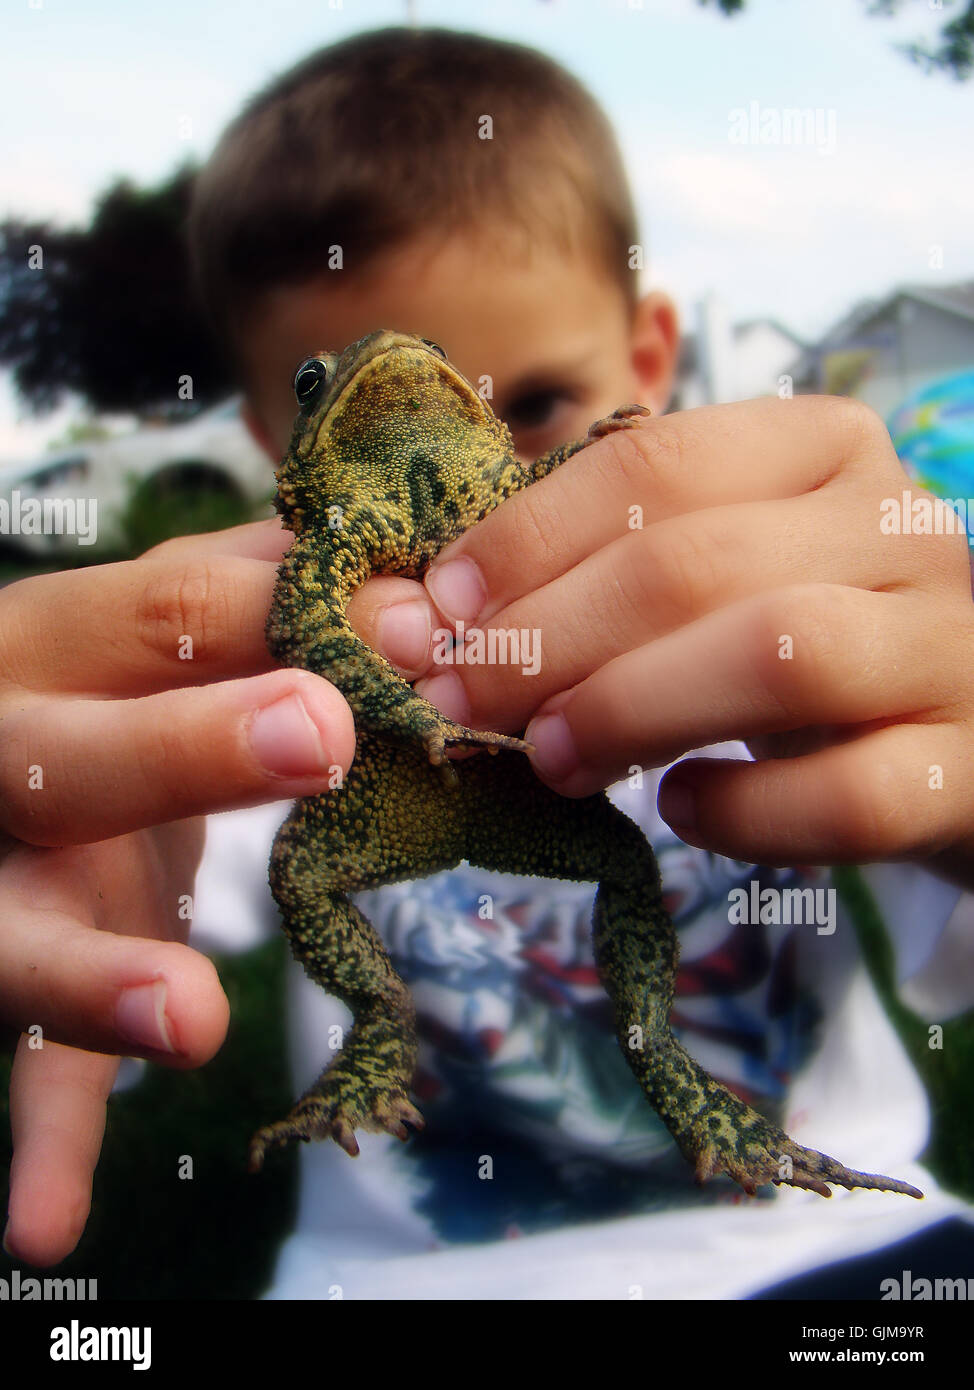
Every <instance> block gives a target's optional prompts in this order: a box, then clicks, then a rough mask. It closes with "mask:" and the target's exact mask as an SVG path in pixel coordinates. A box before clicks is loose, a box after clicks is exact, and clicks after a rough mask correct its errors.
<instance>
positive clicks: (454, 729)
mask: <svg viewBox="0 0 974 1390" xmlns="http://www.w3.org/2000/svg"><path fill="white" fill-rule="evenodd" d="M423 747H424V748H425V750H426V756H427V757H428V758H429V760H430V762H431V763H432V765H433V766H434V767H438V768H439V769H440V771H441V774H442V776H443V779H444V781H445V782H446V783H447V784H448V785H449V786H455V785H456V784H457V774H456V770H455V768H454V767H453V765H452V763H451V762H450V761H449V759H448V758H447V755H446V750H447V749H448V748H471V749H478V748H486V749H487V752H488V753H498V752H500V750H501V749H502V748H504V749H507V750H509V751H510V752H514V753H532V752H533V751H534V744H533V743H525V742H524V740H523V739H522V738H514V737H513V736H511V735H509V734H495V733H494V732H493V731H492V730H490V729H481V730H478V729H468V728H465V726H464V725H463V724H454V723H453V721H452V720H450V719H444V718H441V719H440V720H439V722H438V723H436V724H434V725H433V726H432V727H430V728H427V729H426V730H425V731H424V733H423Z"/></svg>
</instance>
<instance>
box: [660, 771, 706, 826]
mask: <svg viewBox="0 0 974 1390" xmlns="http://www.w3.org/2000/svg"><path fill="white" fill-rule="evenodd" d="M656 809H657V810H658V811H659V813H660V815H661V816H662V817H663V819H664V820H665V821H666V823H667V825H669V826H670V827H671V829H673V830H675V831H676V832H677V834H679V833H680V831H681V830H693V828H694V827H695V826H696V823H697V800H696V797H695V795H694V792H693V788H692V787H691V786H690V784H689V782H681V781H680V780H679V778H676V777H671V778H668V779H667V780H666V781H665V782H664V783H663V785H662V786H661V787H660V791H659V796H658V797H657V799H656Z"/></svg>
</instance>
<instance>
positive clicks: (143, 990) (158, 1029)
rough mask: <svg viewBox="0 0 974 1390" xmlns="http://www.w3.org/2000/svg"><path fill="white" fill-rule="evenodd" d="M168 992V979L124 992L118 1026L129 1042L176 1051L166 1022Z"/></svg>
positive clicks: (117, 1013) (120, 1003)
mask: <svg viewBox="0 0 974 1390" xmlns="http://www.w3.org/2000/svg"><path fill="white" fill-rule="evenodd" d="M166 991H167V986H166V982H165V980H153V981H152V983H151V984H148V985H133V986H132V987H131V988H130V989H125V990H123V991H122V993H121V994H120V995H119V998H118V1003H117V1004H116V1005H115V1027H116V1028H117V1029H118V1032H119V1033H120V1034H121V1036H122V1037H123V1038H125V1040H126V1041H127V1042H132V1043H137V1044H138V1045H139V1047H152V1048H155V1049H156V1051H157V1052H175V1051H176V1049H175V1047H174V1046H173V1043H172V1039H171V1037H170V1035H169V1027H168V1024H167V1022H166Z"/></svg>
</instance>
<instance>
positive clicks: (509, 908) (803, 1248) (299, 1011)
mask: <svg viewBox="0 0 974 1390" xmlns="http://www.w3.org/2000/svg"><path fill="white" fill-rule="evenodd" d="M698 751H699V752H703V753H705V754H706V755H708V756H718V757H737V758H741V757H745V758H746V757H748V756H749V755H748V753H747V750H746V749H745V748H744V746H743V745H742V744H725V745H721V746H720V747H717V748H709V749H703V750H698ZM662 772H663V770H660V771H658V772H650V773H646V774H645V775H644V779H643V786H642V787H634V786H630V785H629V784H626V783H620V784H619V785H618V786H616V787H614V788H613V789H612V791H611V793H610V795H611V797H612V800H613V801H614V802H615V803H616V804H617V805H618V806H619V807H620V808H621V809H622V810H624V811H625V812H626V813H627V814H628V815H630V816H631V817H632V818H633V819H634V820H636V821H637V822H638V823H639V824H640V825H641V826H642V828H643V829H644V830H645V832H646V833H647V834H648V836H649V838H650V840H651V841H652V843H653V845H654V848H655V850H656V853H657V857H658V859H659V861H660V866H661V872H662V881H663V888H664V893H665V895H666V899H667V904H668V906H669V908H670V911H671V914H672V915H673V917H674V920H675V923H676V926H677V929H678V932H679V936H680V942H681V963H680V974H679V977H678V982H677V993H676V998H675V1001H674V1012H673V1024H674V1029H675V1031H676V1032H677V1035H678V1036H679V1037H680V1039H681V1041H682V1042H683V1043H684V1045H685V1046H686V1047H687V1048H688V1050H689V1051H690V1052H691V1053H692V1054H693V1056H694V1057H696V1059H697V1060H698V1061H699V1062H701V1063H702V1064H703V1065H704V1066H705V1067H707V1068H708V1070H709V1071H711V1073H712V1074H713V1075H715V1076H716V1077H717V1078H718V1079H719V1080H721V1081H723V1082H725V1084H729V1085H730V1086H731V1087H732V1088H734V1089H735V1090H736V1091H738V1093H740V1094H742V1095H743V1096H744V1098H745V1099H747V1100H748V1101H749V1102H750V1103H752V1104H755V1106H756V1108H758V1109H761V1110H763V1111H766V1112H768V1113H771V1112H772V1111H773V1110H774V1109H775V1107H779V1113H778V1114H777V1116H776V1118H777V1119H778V1120H779V1122H781V1123H783V1126H784V1128H785V1129H787V1131H788V1133H789V1134H790V1135H791V1137H792V1138H793V1139H795V1140H796V1141H797V1142H799V1143H802V1144H805V1145H807V1146H809V1147H811V1148H817V1149H820V1150H822V1151H823V1152H825V1153H829V1154H832V1155H833V1156H834V1157H835V1158H837V1159H839V1160H840V1161H841V1162H843V1163H845V1164H847V1165H848V1166H849V1167H854V1168H859V1169H862V1170H864V1171H867V1172H878V1173H886V1174H889V1175H890V1176H893V1177H897V1178H901V1179H904V1180H906V1181H908V1182H911V1183H913V1184H914V1185H916V1186H918V1187H920V1188H921V1189H922V1190H923V1192H924V1193H925V1199H924V1201H922V1202H918V1201H915V1200H913V1199H911V1198H908V1197H902V1196H898V1195H894V1194H888V1193H878V1192H871V1191H858V1192H852V1193H850V1192H846V1191H844V1190H842V1189H838V1190H836V1191H835V1192H834V1195H833V1198H832V1199H831V1200H830V1201H823V1199H822V1198H820V1197H818V1196H817V1195H815V1194H814V1193H808V1192H802V1191H798V1190H796V1189H793V1188H770V1187H765V1188H763V1189H761V1194H762V1195H761V1196H760V1197H759V1198H757V1199H751V1198H747V1197H746V1196H745V1195H744V1194H743V1193H742V1192H741V1191H740V1189H738V1188H737V1187H736V1185H735V1184H732V1183H730V1182H729V1181H728V1180H726V1179H719V1180H717V1181H715V1182H712V1183H709V1184H707V1185H706V1186H705V1187H704V1188H702V1189H701V1188H698V1187H697V1186H696V1184H695V1182H694V1180H693V1175H692V1172H691V1169H690V1167H689V1165H688V1164H687V1163H686V1162H685V1160H684V1159H683V1158H682V1157H681V1156H680V1154H679V1153H678V1151H677V1149H676V1146H675V1145H674V1143H673V1142H672V1140H671V1139H670V1136H669V1134H668V1132H667V1131H666V1130H665V1128H664V1127H663V1125H662V1122H661V1121H660V1120H659V1119H658V1117H657V1116H656V1115H655V1113H654V1111H653V1110H652V1108H651V1107H650V1106H649V1104H648V1102H647V1101H646V1100H645V1099H644V1097H643V1095H642V1092H641V1090H640V1088H639V1085H638V1083H637V1082H636V1081H635V1079H634V1077H633V1076H632V1073H631V1072H630V1071H629V1068H628V1066H627V1064H626V1062H625V1059H624V1057H623V1056H622V1054H621V1052H620V1050H619V1047H618V1044H617V1043H616V1040H615V1034H614V1029H613V1028H612V1024H611V1015H610V1011H609V1004H608V1000H607V998H606V996H605V994H604V991H603V990H602V988H601V985H600V984H599V982H598V979H597V976H596V973H595V967H594V963H593V960H592V951H591V932H590V922H591V909H592V901H593V897H594V888H593V886H592V885H588V884H573V883H566V882H561V881H557V882H555V881H551V880H546V879H535V878H517V877H514V876H511V875H503V874H489V873H486V872H484V871H481V870H473V869H470V868H469V866H467V865H463V866H462V867H461V868H460V869H458V870H455V871H453V872H451V873H445V874H437V875H435V876H433V877H431V878H428V879H425V880H420V881H418V882H415V883H406V884H396V885H390V886H388V887H384V888H380V889H376V890H373V891H371V892H368V893H359V894H357V895H356V896H355V901H356V902H357V903H358V905H359V906H360V908H362V910H363V911H364V912H365V913H366V915H367V916H368V917H369V918H370V920H371V921H372V922H373V924H374V925H375V926H376V928H377V930H378V931H379V933H380V935H381V936H382V938H383V940H384V941H385V944H386V946H387V948H388V949H389V951H390V954H391V956H392V959H393V963H394V965H395V966H396V968H397V970H398V971H399V972H400V974H401V975H402V976H403V978H404V979H405V980H406V981H407V983H408V984H409V986H410V988H411V991H412V994H413V998H414V1000H415V1002H416V1006H417V1015H418V1022H419V1026H420V1036H421V1048H420V1057H419V1064H418V1068H417V1073H416V1077H415V1082H414V1094H415V1096H416V1099H417V1103H418V1105H419V1108H420V1110H421V1111H422V1112H423V1114H424V1118H425V1120H426V1129H425V1131H424V1132H423V1133H422V1134H421V1135H417V1136H414V1137H412V1138H411V1139H410V1141H409V1143H408V1144H407V1145H402V1144H400V1143H399V1142H398V1141H397V1140H396V1139H394V1138H392V1137H391V1136H387V1135H372V1134H359V1135H358V1140H359V1144H360V1146H361V1153H360V1155H359V1157H358V1158H357V1159H354V1160H353V1159H350V1158H349V1157H348V1156H347V1155H346V1154H345V1153H344V1152H343V1151H342V1150H340V1149H339V1148H338V1146H337V1145H335V1144H330V1143H322V1144H312V1145H307V1146H304V1145H302V1146H301V1188H300V1204H299V1215H298V1221H297V1225H296V1229H295V1231H294V1232H293V1234H292V1235H291V1236H290V1237H289V1238H288V1239H287V1240H286V1241H285V1243H284V1245H283V1247H282V1249H281V1252H280V1256H279V1260H278V1265H277V1271H276V1277H275V1280H274V1283H273V1286H272V1288H271V1290H270V1291H269V1294H268V1295H267V1296H268V1297H270V1298H328V1297H337V1296H342V1297H345V1298H450V1299H453V1298H515V1299H521V1298H632V1297H638V1296H642V1297H645V1298H653V1297H668V1298H673V1297H677V1298H681V1297H682V1298H721V1297H742V1296H746V1295H747V1294H749V1293H752V1292H756V1291H758V1290H759V1289H762V1288H766V1287H767V1286H768V1285H770V1284H772V1283H776V1282H778V1281H780V1280H782V1279H785V1278H788V1277H791V1276H794V1275H796V1274H799V1273H801V1272H804V1271H806V1270H808V1269H811V1268H814V1267H815V1266H817V1265H821V1264H826V1263H831V1262H832V1261H834V1260H835V1259H837V1258H841V1257H843V1256H850V1255H855V1254H862V1253H865V1252H867V1251H870V1250H874V1249H877V1248H879V1247H881V1246H883V1245H886V1244H888V1243H890V1242H893V1241H896V1240H900V1239H903V1238H905V1237H906V1236H908V1235H911V1234H915V1233H917V1232H918V1231H920V1230H921V1229H923V1228H924V1227H927V1226H929V1225H931V1224H933V1223H934V1222H936V1221H939V1220H943V1219H944V1218H945V1217H947V1216H951V1215H961V1216H964V1217H966V1218H967V1219H970V1220H974V1208H969V1207H968V1206H967V1205H966V1204H965V1203H963V1202H961V1201H959V1200H958V1199H955V1198H953V1197H951V1196H950V1195H949V1194H946V1193H944V1192H942V1191H941V1190H940V1189H939V1188H938V1187H937V1185H936V1183H935V1182H934V1180H933V1178H932V1177H931V1175H930V1174H929V1172H928V1171H927V1170H926V1169H924V1168H923V1167H922V1166H921V1165H920V1164H919V1163H918V1162H917V1155H918V1154H919V1153H921V1152H922V1150H923V1148H924V1145H925V1142H926V1137H927V1131H928V1125H929V1114H928V1107H927V1101H926V1097H925V1094H924V1091H923V1088H922V1086H921V1084H920V1081H919V1079H918V1078H917V1076H916V1074H915V1072H914V1070H913V1068H912V1066H911V1064H910V1062H909V1060H908V1058H907V1056H906V1054H905V1052H904V1050H903V1048H902V1046H901V1044H900V1042H899V1040H898V1038H897V1036H896V1033H895V1031H894V1030H893V1028H892V1025H891V1024H890V1023H889V1021H888V1020H887V1018H886V1016H885V1013H884V1012H883V1010H882V1008H881V1006H880V1004H879V1002H878V1000H877V998H876V995H875V992H874V990H873V988H872V985H871V983H870V980H869V978H868V975H867V973H866V971H865V968H864V966H863V964H862V961H861V959H860V956H859V952H858V947H857V944H856V939H855V935H854V932H853V928H852V925H851V923H850V921H849V919H848V916H847V914H846V911H845V909H844V905H843V904H842V902H841V900H839V899H838V898H837V895H836V896H835V897H832V898H830V897H829V896H828V891H829V889H830V887H831V884H830V875H829V871H828V870H820V869H804V870H782V869H772V870H769V869H757V868H755V866H752V865H747V864H741V863H738V862H737V861H732V860H728V859H724V858H722V857H721V856H717V855H710V854H707V853H705V852H704V851H701V850H697V849H691V848H689V847H688V846H686V845H683V844H682V843H681V842H680V841H679V840H677V839H675V837H674V836H673V834H672V831H670V830H669V828H668V827H667V826H665V825H664V824H663V822H662V821H661V820H660V818H659V816H658V813H657V811H656V793H657V787H658V783H659V779H660V777H661V776H662ZM286 811H287V807H286V805H284V804H283V803H277V804H275V805H272V806H264V807H260V808H257V809H256V810H253V811H244V812H235V813H231V814H228V815H224V816H215V817H211V818H210V821H209V826H208V842H207V850H206V853H205V856H204V860H203V865H202V868H201V871H200V876H199V880H198V883H197V895H196V917H195V928H194V937H193V941H194V944H195V945H197V946H198V947H200V948H201V949H208V948H209V949H220V950H233V949H246V948H247V947H249V946H253V945H256V944H258V943H259V942H260V941H262V940H265V939H266V934H267V932H268V930H273V929H275V927H274V925H273V924H274V923H276V921H277V913H276V909H275V907H274V904H273V900H272V899H271V897H270V892H269V889H268V887H267V881H266V863H267V857H268V854H269V850H270V843H271V840H272V838H273V835H274V832H275V830H276V828H277V826H278V825H279V824H280V822H281V821H282V820H283V818H284V815H285V814H286ZM863 872H864V874H865V876H866V879H867V882H868V883H869V886H870V887H871V889H872V891H873V894H874V896H875V898H876V901H877V904H878V906H879V907H880V910H881V912H882V915H883V917H884V920H885V923H886V926H887V930H888V932H889V935H890V938H891V941H892V944H893V947H894V950H895V953H896V959H897V966H898V976H897V978H898V982H899V983H900V986H901V990H900V992H901V997H902V998H903V999H904V1002H906V1003H908V1004H909V1005H910V1006H911V1007H913V1008H915V1009H916V1010H917V1011H918V1012H919V1013H920V1014H921V1016H924V1017H927V1018H929V1019H931V1020H932V1021H943V1020H944V1019H945V1018H947V1017H949V1016H951V1015H953V1014H955V1013H958V1012H960V1011H962V1010H963V1009H965V1008H968V1007H970V1006H971V1004H972V1003H974V895H969V894H964V893H961V892H960V890H959V889H956V888H953V887H951V886H950V885H948V884H946V883H943V882H942V881H941V880H939V879H937V878H936V877H934V876H933V875H932V874H929V873H927V872H926V871H925V870H922V869H920V868H917V867H914V866H910V865H902V864H897V865H874V866H870V867H869V868H867V869H866V870H864V871H863ZM752 880H755V881H756V882H757V884H758V887H757V889H752V888H751V886H750V885H751V881H752ZM789 887H791V888H806V889H807V888H812V889H813V890H817V891H818V895H819V896H818V899H817V901H818V905H819V908H820V912H819V916H818V917H817V919H816V921H817V923H818V925H816V924H815V923H810V924H805V923H804V922H802V923H800V924H798V925H789V924H788V923H780V922H774V921H771V922H770V923H765V924H762V923H760V922H755V921H747V920H745V921H743V922H742V921H732V920H730V918H731V916H732V914H730V913H729V910H728V903H729V900H730V899H729V895H734V894H735V890H743V891H742V893H738V894H737V895H735V896H734V898H733V900H734V901H737V899H738V897H739V898H740V899H741V900H742V901H743V902H744V903H745V904H748V903H753V902H754V901H755V898H754V894H755V892H757V893H760V892H761V890H763V889H767V888H772V889H775V890H779V891H778V892H777V895H775V894H772V895H771V900H772V902H773V901H775V900H778V901H783V899H784V896H785V895H784V894H783V892H781V891H780V890H784V889H787V888H789ZM806 896H807V895H806ZM823 910H824V911H825V914H826V915H825V916H823V915H822V911H823ZM744 915H745V916H746V915H747V908H746V906H745V909H744ZM772 916H773V911H772ZM819 927H821V930H819ZM277 929H279V928H277ZM288 995H289V998H288V1010H289V1027H290V1037H291V1045H292V1056H293V1059H294V1062H293V1072H294V1095H295V1096H297V1095H298V1094H300V1092H301V1091H303V1090H304V1089H305V1088H306V1087H307V1086H308V1085H309V1084H310V1083H311V1082H312V1081H313V1080H314V1078H315V1076H317V1074H318V1073H319V1071H320V1070H321V1069H322V1067H323V1066H324V1065H325V1063H326V1061H327V1059H328V1058H329V1057H330V1056H332V1055H333V1053H332V1051H331V1050H330V1048H329V1040H328V1030H329V1028H330V1026H331V1025H332V1024H334V1023H336V1022H337V1023H341V1024H342V1025H343V1026H347V1025H348V1023H349V1021H350V1015H349V1013H348V1011H347V1010H346V1009H345V1007H344V1006H343V1005H342V1004H341V1003H340V1002H339V1001H338V1000H336V999H333V998H330V997H329V996H327V995H326V994H325V993H324V991H323V990H321V989H320V988H319V987H318V986H316V985H314V984H313V983H312V982H311V981H309V980H308V979H307V978H306V977H305V976H304V974H303V972H302V970H301V968H300V966H298V965H297V964H296V963H294V962H292V966H291V974H290V976H289V982H288ZM278 1118H281V1117H280V1116H276V1115H274V1116H267V1120H268V1121H270V1120H273V1119H278ZM249 1137H250V1136H249V1135H242V1136H241V1144H242V1145H245V1144H246V1143H247V1141H248V1140H249ZM261 1180H264V1181H266V1180H267V1179H266V1177H265V1178H263V1179H261V1178H255V1181H261ZM878 1293H879V1290H878V1289H877V1296H878Z"/></svg>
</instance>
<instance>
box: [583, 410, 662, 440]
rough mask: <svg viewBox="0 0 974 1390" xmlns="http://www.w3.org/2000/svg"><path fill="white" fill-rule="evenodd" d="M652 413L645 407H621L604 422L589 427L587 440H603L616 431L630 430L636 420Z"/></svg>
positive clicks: (598, 421)
mask: <svg viewBox="0 0 974 1390" xmlns="http://www.w3.org/2000/svg"><path fill="white" fill-rule="evenodd" d="M652 413H653V412H652V411H651V410H650V409H649V407H648V406H645V405H621V406H620V407H619V409H618V410H614V411H613V412H612V414H611V415H607V416H606V417H605V419H604V420H596V422H595V424H594V425H591V426H589V432H588V440H589V441H591V440H593V439H604V438H605V436H606V435H607V434H614V433H615V431H616V430H631V429H632V428H633V426H634V425H635V422H636V421H637V420H640V419H643V418H645V417H646V416H647V415H652Z"/></svg>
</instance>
